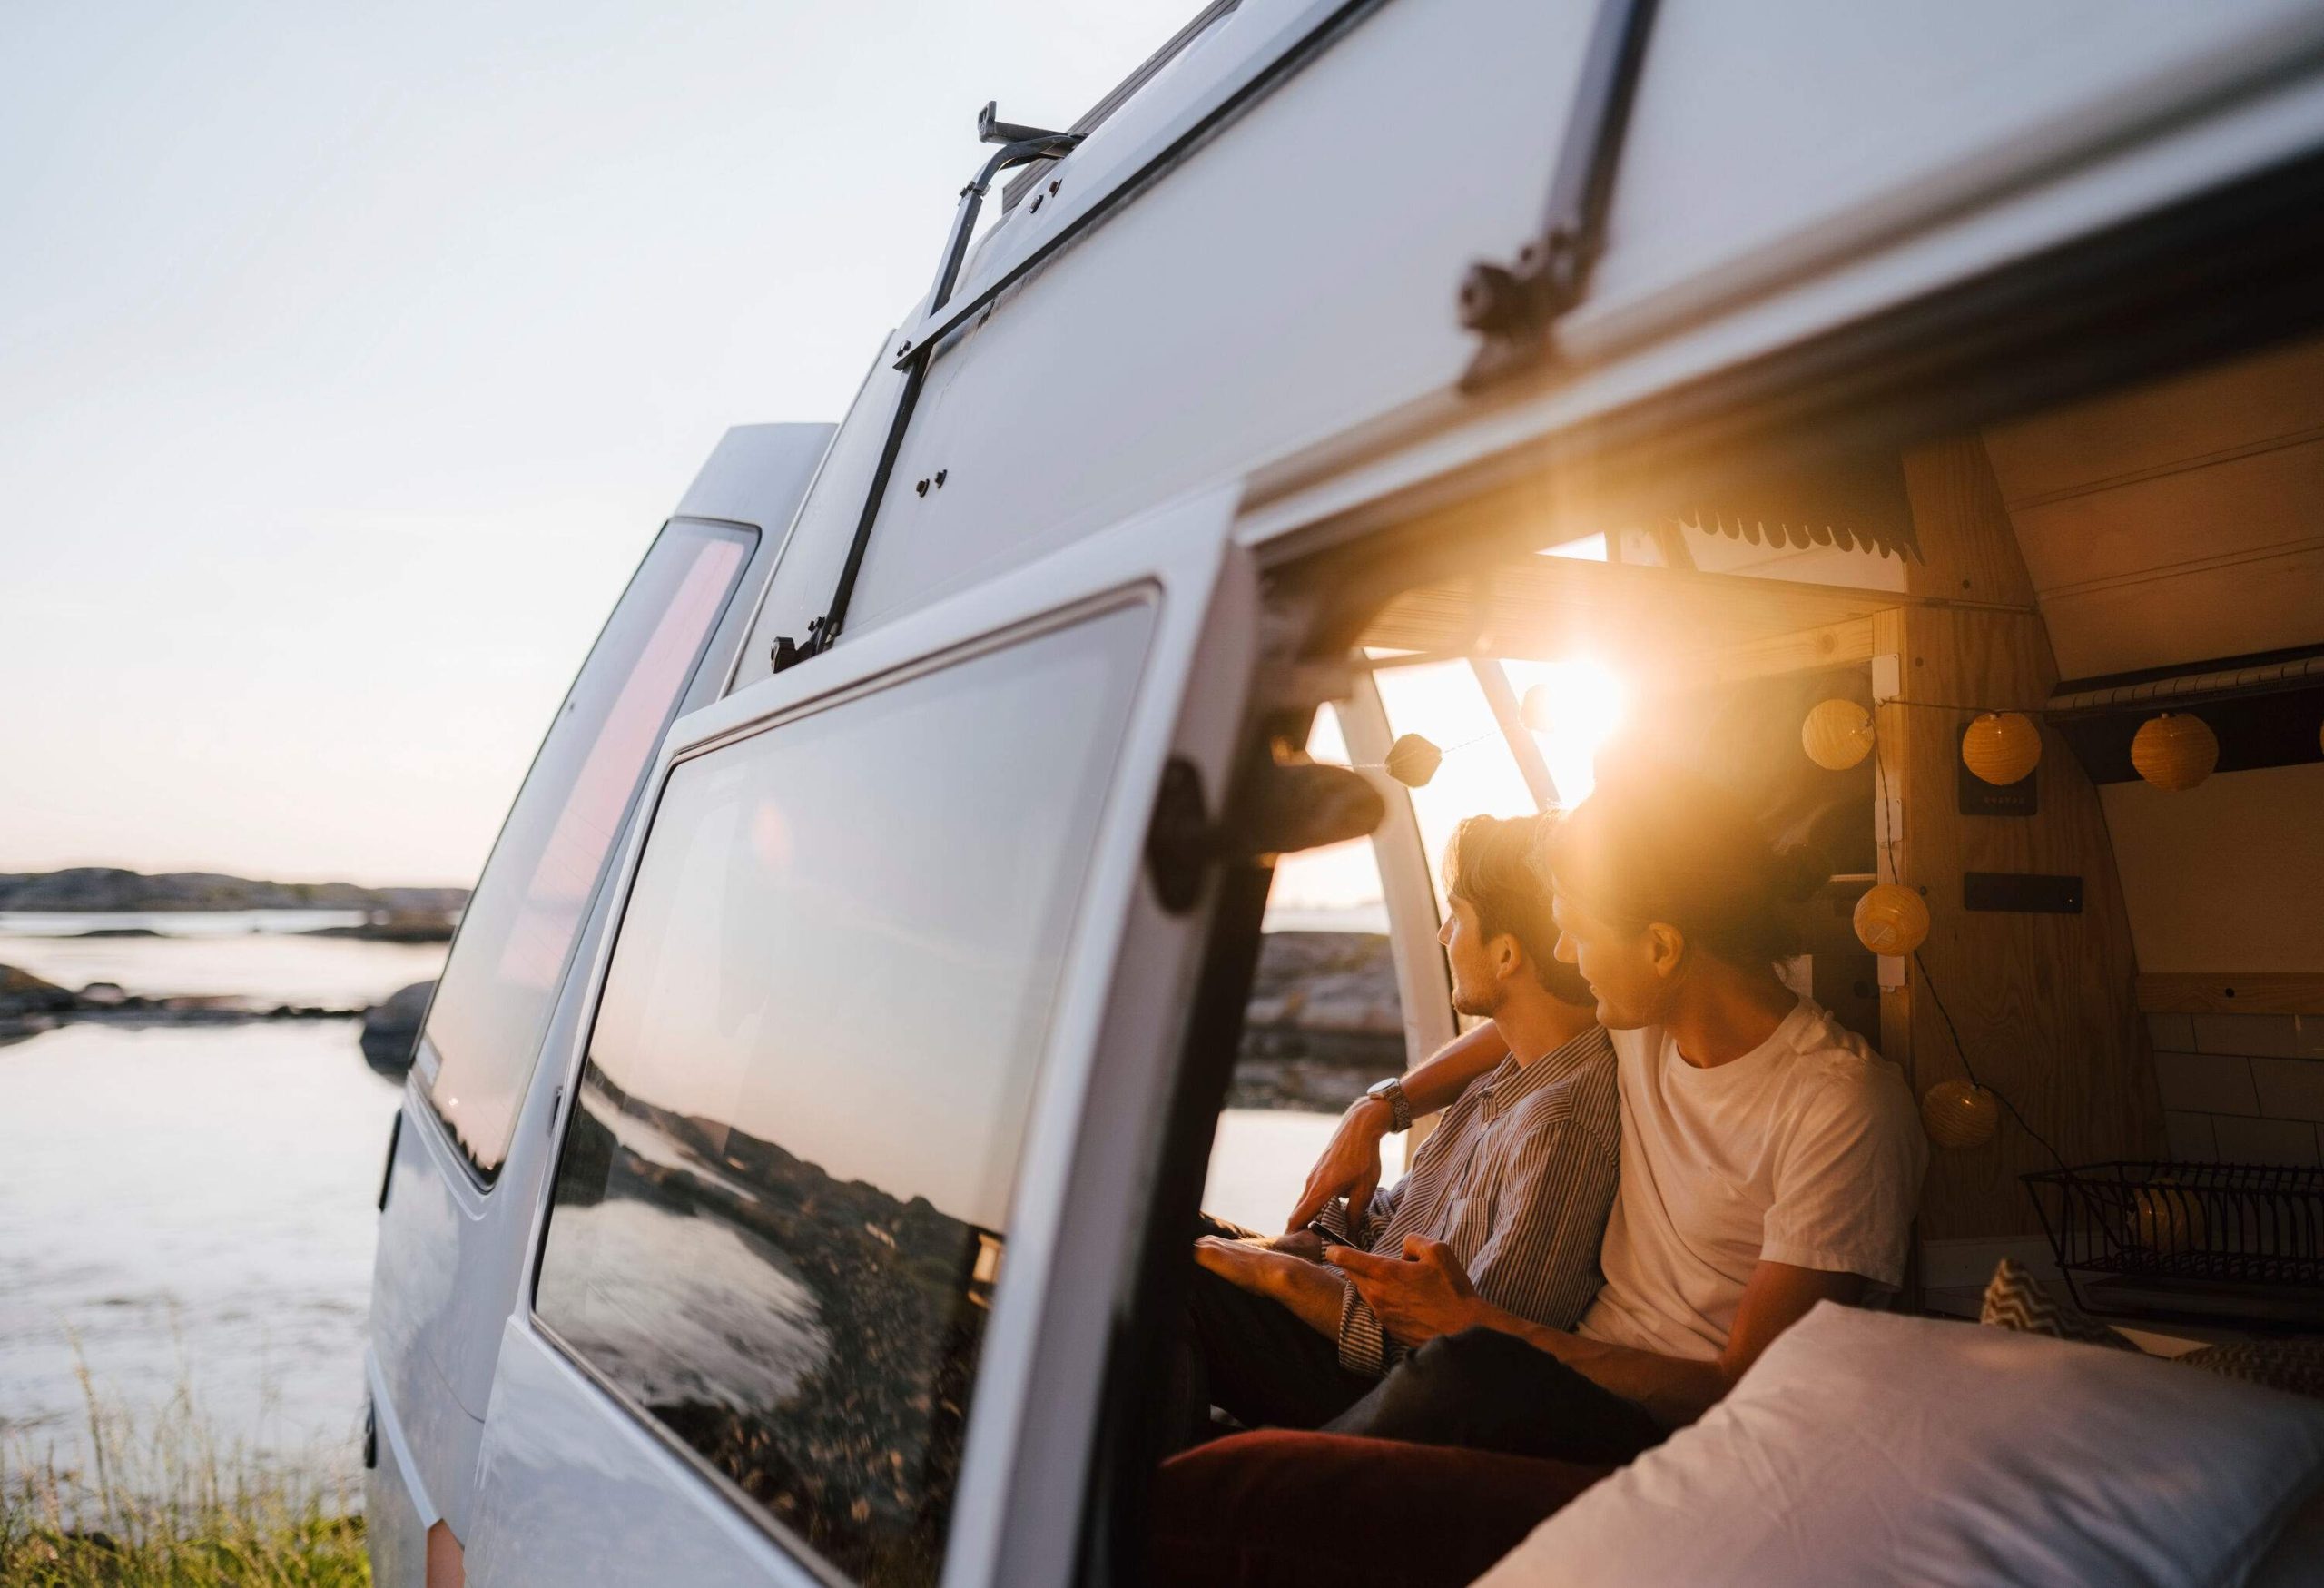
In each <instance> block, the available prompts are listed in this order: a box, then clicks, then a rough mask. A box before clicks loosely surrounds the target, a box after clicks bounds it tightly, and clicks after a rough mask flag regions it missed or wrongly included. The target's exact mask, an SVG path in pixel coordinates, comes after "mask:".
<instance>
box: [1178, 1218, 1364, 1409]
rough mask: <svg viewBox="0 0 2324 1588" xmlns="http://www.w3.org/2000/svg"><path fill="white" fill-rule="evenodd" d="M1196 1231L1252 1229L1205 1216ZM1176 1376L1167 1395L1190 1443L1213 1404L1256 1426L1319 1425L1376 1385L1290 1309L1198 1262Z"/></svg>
mask: <svg viewBox="0 0 2324 1588" xmlns="http://www.w3.org/2000/svg"><path fill="white" fill-rule="evenodd" d="M1253 1233H1254V1232H1253V1231H1251V1230H1247V1229H1245V1228H1242V1227H1240V1226H1239V1225H1234V1224H1229V1223H1227V1222H1226V1220H1225V1219H1221V1218H1212V1217H1211V1216H1210V1215H1209V1214H1207V1213H1206V1214H1204V1215H1202V1218H1201V1227H1200V1228H1198V1229H1197V1230H1196V1234H1197V1235H1216V1236H1219V1237H1222V1238H1226V1239H1228V1240H1239V1239H1244V1238H1249V1237H1250V1236H1251V1235H1252V1234H1253ZM1378 1382H1379V1381H1378V1380H1376V1379H1372V1378H1367V1377H1365V1376H1363V1375H1362V1374H1358V1373H1350V1372H1349V1371H1348V1370H1347V1369H1346V1368H1344V1367H1343V1366H1340V1348H1339V1342H1338V1341H1337V1340H1335V1339H1333V1338H1332V1337H1330V1336H1326V1335H1324V1334H1321V1333H1318V1332H1317V1331H1316V1330H1315V1329H1312V1328H1310V1327H1307V1325H1306V1324H1305V1323H1304V1322H1302V1321H1301V1320H1300V1318H1299V1317H1297V1316H1296V1315H1295V1314H1294V1313H1293V1312H1292V1310H1291V1309H1290V1308H1289V1307H1285V1306H1283V1305H1281V1304H1280V1303H1278V1302H1275V1301H1270V1300H1269V1299H1267V1297H1264V1296H1254V1295H1252V1294H1251V1293H1250V1292H1249V1291H1247V1290H1245V1289H1243V1288H1241V1287H1238V1286H1236V1285H1233V1284H1230V1283H1229V1282H1228V1281H1226V1280H1225V1279H1222V1278H1220V1277H1218V1276H1217V1275H1216V1274H1214V1273H1212V1272H1211V1271H1210V1270H1209V1269H1207V1268H1204V1267H1196V1269H1195V1270H1194V1273H1193V1274H1192V1275H1191V1276H1190V1277H1189V1278H1188V1281H1187V1310H1186V1317H1185V1322H1184V1325H1183V1328H1182V1343H1181V1346H1180V1351H1179V1361H1178V1364H1177V1383H1176V1384H1175V1385H1174V1386H1172V1394H1173V1396H1174V1397H1175V1398H1176V1400H1177V1405H1178V1407H1179V1408H1180V1409H1179V1416H1180V1417H1181V1419H1182V1420H1183V1424H1184V1426H1185V1428H1186V1434H1185V1437H1186V1438H1187V1439H1189V1440H1192V1439H1196V1438H1199V1437H1201V1436H1202V1435H1203V1434H1204V1433H1205V1432H1206V1430H1207V1425H1208V1422H1209V1408H1210V1407H1211V1406H1217V1407H1219V1408H1221V1409H1222V1410H1224V1411H1226V1413H1228V1414H1229V1415H1232V1416H1233V1417H1234V1418H1235V1419H1236V1421H1237V1422H1239V1423H1243V1424H1245V1425H1248V1426H1251V1427H1254V1428H1256V1427H1281V1428H1315V1427H1319V1426H1321V1425H1323V1424H1324V1423H1328V1422H1330V1421H1331V1420H1332V1419H1333V1418H1334V1417H1336V1416H1338V1415H1340V1414H1341V1413H1342V1412H1344V1411H1346V1410H1347V1409H1348V1407H1349V1406H1353V1405H1354V1403H1355V1402H1356V1400H1357V1399H1358V1398H1359V1397H1361V1396H1363V1395H1364V1392H1365V1391H1366V1390H1369V1389H1371V1388H1372V1387H1373V1386H1374V1385H1375V1384H1376V1383H1378Z"/></svg>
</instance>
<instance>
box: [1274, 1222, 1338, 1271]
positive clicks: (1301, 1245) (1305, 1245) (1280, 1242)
mask: <svg viewBox="0 0 2324 1588" xmlns="http://www.w3.org/2000/svg"><path fill="white" fill-rule="evenodd" d="M1267 1250H1269V1251H1271V1252H1281V1253H1283V1254H1284V1255H1285V1257H1292V1258H1298V1259H1299V1260H1300V1261H1301V1262H1303V1263H1320V1262H1322V1261H1323V1260H1324V1238H1323V1236H1322V1235H1321V1234H1320V1233H1319V1232H1317V1231H1315V1230H1313V1229H1295V1230H1293V1231H1292V1232H1291V1233H1290V1234H1288V1235H1278V1236H1276V1237H1275V1238H1274V1239H1273V1240H1271V1241H1269V1242H1267Z"/></svg>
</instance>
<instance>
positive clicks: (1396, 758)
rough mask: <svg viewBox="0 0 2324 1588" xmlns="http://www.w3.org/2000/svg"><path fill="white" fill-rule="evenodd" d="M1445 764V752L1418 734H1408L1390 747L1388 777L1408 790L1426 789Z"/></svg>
mask: <svg viewBox="0 0 2324 1588" xmlns="http://www.w3.org/2000/svg"><path fill="white" fill-rule="evenodd" d="M1443 764H1444V752H1443V751H1442V750H1440V749H1438V748H1437V747H1436V746H1435V745H1432V744H1430V743H1429V742H1428V741H1427V740H1426V739H1423V738H1422V737H1421V736H1420V735H1418V734H1406V735H1404V736H1403V738H1401V739H1398V740H1397V741H1396V742H1395V743H1394V744H1393V745H1389V746H1388V775H1389V776H1391V777H1393V778H1394V779H1395V780H1396V781H1397V782H1398V783H1401V784H1403V785H1404V786H1405V787H1406V788H1425V787H1426V786H1427V785H1428V780H1429V779H1430V778H1432V777H1434V776H1435V775H1436V769H1437V768H1438V767H1440V766H1442V765H1443Z"/></svg>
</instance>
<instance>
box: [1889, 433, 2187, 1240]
mask: <svg viewBox="0 0 2324 1588" xmlns="http://www.w3.org/2000/svg"><path fill="white" fill-rule="evenodd" d="M1980 474H1982V475H1983V476H1984V478H1983V479H1982V480H1981V479H1980V478H1978V477H1979V475H1980ZM1906 479H1907V482H1908V484H1909V485H1910V487H1911V489H1912V494H1913V507H1914V515H1915V522H1916V525H1917V528H1918V529H1919V533H1920V537H1921V542H1922V545H1923V547H1924V548H1925V549H1926V550H1927V551H1928V554H1929V556H1928V563H1927V565H1926V567H1917V566H1916V567H1915V578H1916V579H1918V580H1920V581H1921V582H1922V583H1923V584H1924V586H1925V587H1924V588H1923V589H1921V590H1919V591H1916V592H1915V593H1916V594H1922V595H1945V594H1958V593H1959V581H1960V580H1961V579H1962V578H1964V577H1968V578H1970V579H1972V580H1984V581H1986V588H1988V589H1991V590H1993V591H1994V593H1996V594H1999V593H2002V592H2005V591H2007V590H2010V589H2012V588H2014V587H2016V586H2015V581H2018V580H2023V579H2024V568H2023V566H2022V564H2021V565H2017V566H2016V567H2014V568H2013V567H2012V566H2011V563H2012V559H2014V557H2015V546H2014V539H2013V538H2011V537H2010V533H2009V525H2008V519H2007V517H2006V515H2005V514H2004V512H2003V510H2002V508H2001V505H2000V493H1999V489H1998V488H1997V487H1996V486H1994V484H1993V483H1992V480H1991V475H1990V467H1989V466H1988V465H1986V464H1985V462H1984V449H1983V446H1982V444H1981V443H1979V442H1977V441H1976V440H1974V439H1968V440H1964V441H1953V442H1945V443H1940V444H1938V445H1935V446H1933V447H1930V448H1927V449H1921V450H1920V451H1918V452H1916V453H1915V454H1911V455H1908V459H1907V468H1906ZM1948 585H1949V586H1950V589H1947V588H1945V586H1948ZM1981 593H1982V592H1981ZM1875 622H1876V632H1875V639H1874V646H1875V649H1876V650H1877V651H1882V652H1891V651H1893V652H1894V653H1895V654H1896V656H1898V657H1899V658H1900V666H1901V673H1902V678H1903V687H1904V692H1905V698H1907V699H1911V700H1919V701H1928V702H1939V703H1958V704H1976V705H2029V706H2037V705H2041V704H2042V703H2043V701H2044V700H2045V699H2046V698H2047V697H2048V695H2049V692H2050V690H2051V687H2052V686H2053V685H2054V684H2055V683H2056V680H2057V673H2056V666H2055V664H2054V662H2053V659H2052V657H2051V654H2050V646H2049V642H2048V639H2047V636H2046V635H2045V634H2044V632H2043V626H2042V620H2041V618H2040V617H2039V616H2035V615H2033V614H2031V613H2014V612H2001V611H1993V610H1972V609H1961V608H1948V607H1925V606H1923V607H1901V608H1897V609H1895V610H1893V611H1890V612H1888V613H1886V614H1883V615H1881V616H1879V617H1877V618H1876V620H1875ZM1964 720H1965V718H1964V717H1963V716H1961V715H1955V713H1952V712H1949V711H1936V710H1926V709H1920V708H1915V707H1910V706H1904V705H1886V706H1883V707H1882V708H1881V709H1880V714H1879V729H1880V752H1879V753H1880V764H1881V771H1882V775H1883V777H1884V779H1885V780H1886V792H1887V793H1888V794H1889V795H1891V796H1892V797H1896V798H1897V799H1898V800H1899V802H1900V804H1901V828H1902V831H1901V839H1900V841H1899V842H1897V843H1895V844H1894V845H1892V849H1891V855H1890V859H1891V861H1892V863H1894V864H1895V866H1896V870H1897V874H1898V875H1899V876H1900V877H1901V880H1903V881H1905V882H1907V883H1913V884H1915V885H1918V886H1920V887H1923V888H1925V890H1926V892H1927V895H1928V901H1929V906H1930V913H1931V915H1932V917H1933V919H1934V925H1933V926H1932V929H1931V931H1930V934H1929V940H1928V942H1927V944H1926V945H1925V947H1924V948H1923V950H1922V956H1923V958H1924V959H1925V962H1926V965H1927V971H1928V973H1929V975H1932V976H1934V978H1935V993H1936V994H1938V995H1940V996H1941V997H1942V1000H1943V1002H1944V1005H1945V1008H1946V1009H1947V1010H1949V1011H1951V1014H1952V1017H1953V1020H1954V1021H1955V1024H1956V1025H1957V1026H1958V1027H1959V1030H1960V1036H1961V1040H1962V1041H1963V1042H1964V1043H1965V1045H1966V1046H1967V1048H1968V1050H1969V1054H1970V1058H1971V1060H1973V1061H1974V1064H1975V1067H1976V1070H1977V1073H1978V1075H1979V1077H1980V1079H1982V1080H1984V1081H1985V1082H1986V1083H1987V1084H1989V1085H1991V1086H1994V1087H1995V1088H1997V1089H1998V1090H2001V1091H2003V1092H2004V1093H2006V1094H2007V1095H2008V1097H2009V1098H2010V1100H2012V1101H2013V1102H2014V1103H2015V1104H2016V1105H2017V1107H2018V1108H2019V1109H2020V1110H2022V1111H2023V1112H2024V1115H2025V1117H2026V1119H2028V1120H2029V1121H2031V1123H2032V1124H2033V1127H2034V1129H2037V1130H2039V1131H2041V1132H2042V1134H2043V1135H2044V1136H2046V1137H2047V1138H2049V1139H2050V1140H2051V1141H2052V1142H2053V1144H2054V1145H2055V1146H2056V1148H2057V1149H2058V1150H2059V1151H2060V1152H2061V1153H2063V1155H2064V1157H2065V1158H2066V1159H2067V1161H2069V1162H2086V1161H2090V1160H2092V1159H2106V1158H2125V1157H2129V1158H2136V1157H2144V1156H2150V1155H2159V1154H2160V1152H2161V1149H2162V1106H2161V1102H2160V1100H2159V1099H2158V1097H2157V1095H2156V1091H2155V1082H2154V1069H2153V1065H2152V1061H2151V1059H2150V1057H2149V1053H2148V1049H2147V1041H2146V1031H2145V1026H2144V1023H2143V1021H2142V1018H2141V1016H2140V1014H2139V1011H2138V1000H2137V994H2136V989H2137V980H2138V966H2137V962H2136V960H2135V958H2134V956H2133V954H2132V947H2131V934H2130V923H2129V917H2128V914H2127V912H2126V911H2125V909H2124V906H2123V902H2122V884H2121V881H2120V878H2119V876H2118V875H2117V873H2116V870H2115V866H2114V859H2113V851H2112V843H2110V842H2109V839H2108V836H2107V832H2106V823H2105V817H2104V814H2103V813H2102V810H2101V808H2100V805H2099V800H2098V791H2097V789H2096V788H2095V787H2094V786H2093V784H2091V783H2090V781H2089V779H2088V778H2087V777H2086V776H2085V775H2084V774H2083V772H2082V769H2081V767H2080V766H2079V765H2078V764H2076V762H2075V761H2074V758H2073V755H2072V754H2071V753H2070V752H2069V751H2068V750H2067V749H2066V747H2065V745H2064V744H2063V742H2061V741H2060V740H2059V739H2057V737H2056V736H2055V735H2052V734H2049V733H2047V732H2046V731H2045V732H2044V735H2043V758H2042V767H2041V813H2040V814H2038V815H2036V816H2033V817H2030V818H2018V817H1987V816H1964V815H1961V814H1959V810H1958V804H1957V800H1956V794H1955V788H1956V778H1957V774H1956V772H1955V767H1956V765H1957V764H1958V757H1959V741H1960V729H1961V725H1962V723H1963V721H1964ZM1969 871H1984V872H2040V873H2073V874H2076V875H2079V876H2081V877H2082V878H2083V912H2082V913H2081V914H2079V915H2030V914H2002V913H1986V912H1980V913H1974V914H1973V913H1970V912H1967V911H1965V910H1964V909H1963V908H1962V902H1961V898H1962V883H1961V878H1962V873H1964V872H1969ZM1882 1034H1883V1038H1884V1041H1885V1042H1886V1046H1887V1051H1888V1053H1889V1056H1890V1057H1891V1058H1894V1059H1896V1060H1898V1061H1899V1062H1900V1063H1904V1064H1905V1066H1906V1069H1907V1071H1908V1073H1909V1074H1910V1075H1911V1077H1912V1080H1913V1085H1914V1090H1915V1094H1917V1093H1918V1092H1919V1091H1921V1090H1925V1089H1926V1088H1927V1087H1929V1086H1930V1085H1932V1084H1933V1083H1935V1082H1936V1081H1938V1080H1945V1079H1947V1078H1949V1077H1955V1076H1959V1075H1961V1074H1962V1072H1963V1071H1962V1066H1961V1062H1960V1060H1959V1059H1958V1057H1957V1056H1956V1055H1955V1050H1954V1046H1953V1041H1952V1039H1951V1037H1950V1036H1949V1035H1948V1034H1947V1031H1946V1027H1945V1021H1944V1019H1943V1017H1942V1015H1941V1014H1940V1013H1939V1011H1938V1009H1937V1001H1936V998H1935V997H1932V996H1931V989H1930V987H1929V985H1928V983H1927V980H1926V978H1925V977H1924V975H1923V974H1922V972H1921V971H1920V969H1919V968H1918V967H1913V968H1911V969H1909V970H1908V972H1907V980H1906V984H1905V986H1904V987H1903V988H1900V989H1896V990H1894V991H1890V992H1889V993H1887V994H1886V996H1885V997H1884V999H1883V1011H1882ZM2047 1167H2050V1160H2049V1159H2048V1157H2047V1155H2046V1154H2045V1153H2044V1152H2043V1150H2042V1149H2041V1148H2040V1147H2038V1146H2036V1145H2035V1144H2034V1143H2033V1141H2032V1140H2031V1139H2028V1138H2027V1136H2026V1134H2025V1133H2024V1131H2023V1130H2022V1129H2019V1128H2017V1126H2016V1125H2015V1124H2014V1123H2012V1122H2008V1121H2006V1120H2005V1121H2004V1125H2003V1127H2002V1129H2001V1132H2000V1134H1999V1135H1998V1136H1997V1137H1996V1139H1994V1141H1992V1142H1990V1143H1988V1144H1987V1145H1985V1146H1984V1147H1981V1148H1974V1149H1968V1150H1965V1151H1935V1152H1933V1154H1932V1157H1931V1161H1930V1166H1929V1174H1928V1180H1927V1183H1926V1188H1925V1192H1924V1195H1923V1198H1922V1229H1921V1233H1922V1235H1923V1237H1924V1238H1929V1239H1944V1238H1958V1237H1968V1236H1995V1235H2014V1234H2025V1233H2033V1232H2035V1231H2038V1230H2039V1228H2040V1224H2039V1221H2038V1219H2037V1218H2035V1216H2034V1213H2033V1204H2032V1202H2031V1200H2030V1199H2029V1198H2028V1197H2027V1195H2026V1193H2025V1190H2024V1187H2023V1186H2022V1185H2020V1183H2019V1181H2018V1178H2017V1177H2018V1176H2019V1175H2020V1174H2022V1173H2024V1171H2026V1170H2028V1169H2043V1168H2047Z"/></svg>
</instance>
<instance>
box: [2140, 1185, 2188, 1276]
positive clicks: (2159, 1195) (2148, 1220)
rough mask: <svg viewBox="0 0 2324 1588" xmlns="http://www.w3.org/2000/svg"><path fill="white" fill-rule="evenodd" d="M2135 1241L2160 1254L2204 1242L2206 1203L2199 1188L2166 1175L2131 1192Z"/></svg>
mask: <svg viewBox="0 0 2324 1588" xmlns="http://www.w3.org/2000/svg"><path fill="white" fill-rule="evenodd" d="M2129 1234H2130V1238H2131V1244H2132V1246H2134V1247H2137V1248H2140V1249H2141V1250H2142V1251H2145V1252H2148V1253H2151V1254H2152V1255H2153V1256H2155V1257H2158V1258H2167V1257H2171V1256H2172V1255H2174V1254H2175V1253H2179V1252H2183V1251H2186V1250H2188V1249H2189V1248H2192V1247H2196V1246H2200V1245H2201V1244H2202V1239H2203V1204H2202V1198H2201V1197H2199V1196H2198V1195H2197V1194H2196V1193H2195V1192H2193V1191H2191V1190H2189V1189H2187V1188H2186V1187H2184V1186H2181V1184H2180V1183H2179V1182H2178V1181H2176V1180H2174V1179H2171V1177H2170V1176H2168V1175H2164V1176H2162V1177H2161V1178H2160V1179H2157V1180H2156V1181H2155V1182H2154V1183H2153V1184H2152V1185H2149V1186H2142V1187H2140V1188H2139V1189H2137V1190H2135V1191H2133V1192H2132V1193H2131V1218H2130V1231H2129Z"/></svg>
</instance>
